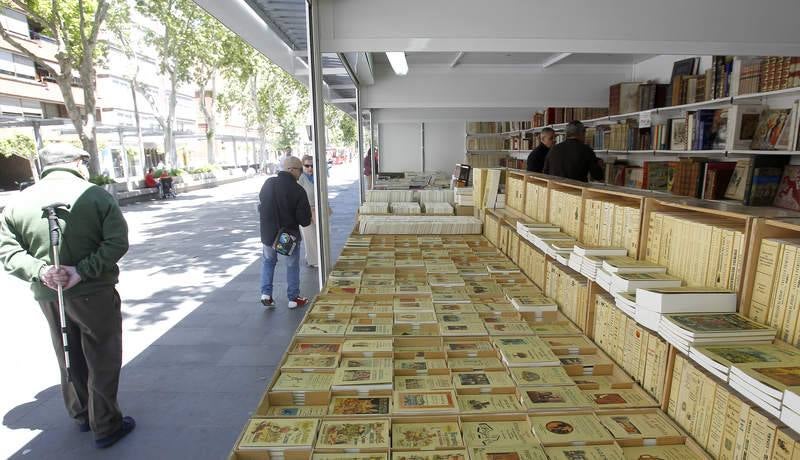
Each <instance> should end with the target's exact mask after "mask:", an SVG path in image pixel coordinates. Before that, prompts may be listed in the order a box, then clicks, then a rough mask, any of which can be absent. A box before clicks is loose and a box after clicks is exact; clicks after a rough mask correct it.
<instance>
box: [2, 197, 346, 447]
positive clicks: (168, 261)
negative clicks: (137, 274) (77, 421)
mask: <svg viewBox="0 0 800 460" xmlns="http://www.w3.org/2000/svg"><path fill="white" fill-rule="evenodd" d="M331 192H336V193H338V195H337V197H336V199H335V200H334V201H332V207H333V211H334V214H333V216H332V219H331V238H332V241H331V243H332V257H334V260H335V259H336V258H338V255H339V253H340V252H341V249H342V247H343V245H344V242H345V240H346V238H347V236H348V235H349V234H350V232H351V231H352V228H353V223H354V216H355V209H356V208H357V207H358V182H357V181H356V182H355V183H351V184H349V185H340V186H336V187H331ZM196 197H197V196H192V197H191V199H195V198H196ZM256 201H257V200H256V199H255V198H254V199H248V200H242V201H239V202H237V206H236V207H235V208H233V209H230V210H225V212H230V216H229V217H228V218H227V219H226V221H227V222H228V224H226V225H204V221H208V220H211V219H210V217H211V216H213V214H214V213H219V212H222V211H221V210H220V209H219V208H218V207H217V206H214V205H216V203H212V205H211V206H204V205H198V206H192V207H190V208H187V209H181V210H179V211H176V212H174V213H171V214H170V216H169V220H170V221H169V222H168V223H166V224H162V225H153V227H152V228H149V229H145V230H144V231H143V232H142V233H143V234H144V236H146V241H147V244H146V245H144V244H140V245H139V246H138V247H137V248H135V249H134V250H132V251H131V253H130V254H129V255H128V256H126V258H125V259H124V261H123V264H122V270H123V272H124V271H125V270H137V269H138V270H148V269H150V270H155V271H154V272H153V273H154V274H156V273H158V272H165V273H168V274H181V273H183V272H184V271H186V270H188V269H190V268H191V269H192V270H201V271H202V272H205V273H212V274H220V275H221V274H224V273H226V270H227V269H228V268H229V267H231V266H234V265H236V264H241V263H242V261H245V260H250V259H251V258H252V255H251V254H250V257H249V258H246V256H245V253H248V254H249V252H250V251H251V249H249V248H248V245H247V244H245V242H246V241H247V240H248V239H250V238H253V237H257V234H258V220H257V219H254V218H253V215H254V214H255V204H256ZM125 211H126V213H131V212H151V211H153V209H152V207H147V206H142V207H141V209H133V208H126V209H125ZM176 234H179V235H183V234H185V235H186V237H185V238H183V239H182V241H180V242H179V243H177V244H166V242H165V241H163V240H165V238H166V236H167V235H176ZM197 241H203V245H202V247H201V248H197V243H196V242H197ZM193 242H194V243H193ZM250 246H252V245H250ZM210 254H220V256H218V257H208V256H209V255H210ZM187 258H188V259H187ZM260 264H261V262H260V260H256V261H255V262H253V263H251V264H249V266H248V267H247V268H246V269H245V270H244V271H242V272H241V273H240V274H239V275H237V276H236V277H234V278H232V279H231V280H230V281H228V282H227V283H226V284H225V285H224V286H222V287H209V288H207V289H205V288H203V287H202V286H201V287H199V288H198V287H196V286H186V287H181V288H177V289H175V288H173V289H168V290H167V289H164V290H157V291H155V292H153V293H151V294H150V295H149V296H148V297H147V299H145V300H133V301H125V304H126V310H127V312H126V313H127V315H128V316H129V317H130V316H131V315H134V316H136V324H137V325H138V326H139V327H143V328H145V327H147V326H148V325H151V324H154V323H156V322H159V321H161V320H163V319H164V318H165V316H164V315H165V313H167V312H168V311H169V310H170V309H171V308H172V307H170V305H175V304H177V303H180V302H183V301H186V300H187V299H188V300H196V301H198V302H201V303H200V305H199V306H198V307H197V308H195V309H194V310H193V311H192V312H191V313H189V314H188V315H187V316H186V317H185V318H183V319H182V320H181V321H180V322H178V323H177V324H176V325H175V326H174V327H172V328H171V329H169V330H168V331H167V332H166V333H164V334H163V335H162V336H161V337H160V338H158V339H157V340H156V341H155V342H154V343H153V344H152V345H150V346H149V347H147V348H146V349H145V350H144V351H143V352H142V353H140V354H139V355H138V356H136V357H135V358H134V359H133V360H131V361H130V362H129V363H128V364H127V365H125V366H124V367H123V369H122V376H121V379H120V394H119V403H120V406H121V408H122V410H123V412H124V413H125V414H126V415H131V416H133V417H135V418H136V420H137V427H136V430H135V431H134V432H133V433H131V434H130V435H129V436H128V437H127V438H125V439H123V440H122V441H120V442H119V444H117V445H115V446H114V447H112V448H111V452H107V451H102V450H97V449H95V448H94V447H93V442H92V441H93V437H92V435H91V434H89V433H79V432H78V431H77V429H76V427H75V426H74V424H73V423H72V422H71V421H70V420H69V418H68V416H67V415H66V411H65V409H64V407H63V402H62V399H61V394H60V390H59V387H58V386H52V387H49V388H47V389H45V390H43V391H42V392H40V393H39V394H37V396H36V400H35V401H32V402H29V403H25V404H21V405H19V406H17V407H15V408H14V409H12V410H11V411H9V412H8V413H6V414H5V415H4V417H3V425H5V426H6V427H9V428H11V429H14V430H17V429H26V430H40V431H41V433H39V434H38V435H37V436H36V437H35V438H33V439H32V440H31V441H30V442H28V443H27V444H25V445H24V446H23V447H21V448H20V449H19V450H18V451H17V452H16V453H15V454H14V455H12V457H11V458H14V459H16V458H26V459H28V458H59V459H94V458H109V455H112V456H113V458H114V459H142V458H192V459H220V458H225V456H226V455H227V452H228V451H229V450H230V448H231V447H232V446H233V444H234V442H235V440H236V436H237V435H238V434H239V433H240V431H241V427H242V426H243V424H244V423H245V421H246V420H247V418H248V417H249V415H250V413H251V411H252V410H254V409H255V407H256V405H257V402H258V400H259V398H260V396H261V394H262V393H263V391H264V390H265V389H266V386H267V384H268V382H269V381H270V379H271V378H272V374H273V372H274V371H275V368H276V366H278V365H279V364H280V362H279V361H280V359H281V357H282V354H283V352H284V350H285V349H286V347H287V345H288V343H289V341H290V340H291V338H292V336H293V334H294V332H295V330H296V328H297V325H298V324H299V322H300V320H301V319H302V318H303V315H304V314H305V309H297V310H289V309H287V308H286V304H285V300H284V301H281V298H282V296H283V295H284V293H285V291H286V283H285V280H286V278H285V262H283V261H279V263H278V267H276V276H275V293H276V299H277V300H278V302H277V304H278V305H277V308H276V309H275V310H272V311H266V310H265V309H264V308H263V307H262V306H261V305H260V303H259V302H258V284H259V278H260ZM143 288H144V287H143ZM144 289H146V288H144ZM318 291H319V287H318V286H317V274H316V271H314V270H312V269H310V268H308V267H307V266H306V265H305V264H304V263H301V293H302V294H303V295H307V296H312V295H315V294H316V293H317V292H318ZM139 308H141V309H142V311H141V312H138V311H137V310H138V309H139ZM132 312H133V313H132Z"/></svg>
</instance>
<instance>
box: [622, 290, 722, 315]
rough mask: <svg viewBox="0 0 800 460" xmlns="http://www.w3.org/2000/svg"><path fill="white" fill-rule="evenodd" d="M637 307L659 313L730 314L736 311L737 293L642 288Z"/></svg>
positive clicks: (637, 298) (637, 295)
mask: <svg viewBox="0 0 800 460" xmlns="http://www.w3.org/2000/svg"><path fill="white" fill-rule="evenodd" d="M636 306H637V307H639V308H645V309H647V310H650V311H655V312H659V313H692V312H696V313H729V312H735V311H736V293H735V292H733V291H729V290H724V289H717V288H705V287H686V286H683V287H664V288H640V289H637V290H636Z"/></svg>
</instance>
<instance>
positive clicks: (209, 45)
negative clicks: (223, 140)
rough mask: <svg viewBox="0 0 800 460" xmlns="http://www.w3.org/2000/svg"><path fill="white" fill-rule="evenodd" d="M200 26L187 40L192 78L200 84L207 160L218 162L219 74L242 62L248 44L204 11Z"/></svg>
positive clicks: (196, 83)
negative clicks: (191, 51) (192, 60)
mask: <svg viewBox="0 0 800 460" xmlns="http://www.w3.org/2000/svg"><path fill="white" fill-rule="evenodd" d="M199 22H200V27H199V28H198V29H197V30H196V31H195V34H194V35H193V36H192V40H191V42H189V43H186V44H185V46H189V47H190V49H193V50H194V51H193V55H194V67H193V68H192V71H191V80H192V82H193V83H194V84H195V85H196V86H197V90H198V95H199V99H200V110H201V111H202V112H203V118H205V120H206V150H207V152H208V164H214V163H215V160H216V158H215V150H216V129H217V102H218V94H217V74H218V73H219V72H222V71H223V70H225V69H230V71H231V72H234V71H235V70H236V68H238V67H240V66H241V65H247V64H248V61H247V60H244V61H243V60H242V56H243V50H242V48H243V47H246V46H247V45H246V44H245V43H244V42H243V41H242V40H241V39H240V38H239V37H238V36H237V35H235V34H233V33H231V32H230V31H229V30H228V29H227V28H225V26H223V25H222V24H220V22H219V21H218V20H217V19H216V18H214V17H212V16H210V15H208V14H203V15H202V17H201V18H200V21H199Z"/></svg>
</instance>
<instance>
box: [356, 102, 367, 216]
mask: <svg viewBox="0 0 800 460" xmlns="http://www.w3.org/2000/svg"><path fill="white" fill-rule="evenodd" d="M356 123H358V196H359V197H360V198H361V203H363V202H364V199H365V198H364V195H365V193H364V185H365V184H364V169H363V168H364V119H363V118H362V116H361V89H360V88H358V87H356Z"/></svg>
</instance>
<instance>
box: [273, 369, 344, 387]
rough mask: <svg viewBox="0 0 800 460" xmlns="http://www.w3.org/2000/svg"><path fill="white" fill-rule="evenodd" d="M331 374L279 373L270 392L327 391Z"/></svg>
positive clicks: (331, 378)
mask: <svg viewBox="0 0 800 460" xmlns="http://www.w3.org/2000/svg"><path fill="white" fill-rule="evenodd" d="M332 382H333V374H325V373H322V372H281V374H280V375H279V376H278V379H277V380H275V384H274V385H272V391H328V390H329V389H330V387H331V383H332Z"/></svg>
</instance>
